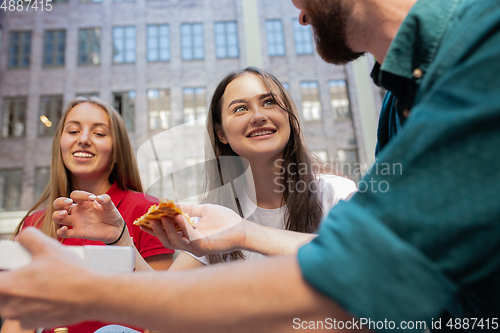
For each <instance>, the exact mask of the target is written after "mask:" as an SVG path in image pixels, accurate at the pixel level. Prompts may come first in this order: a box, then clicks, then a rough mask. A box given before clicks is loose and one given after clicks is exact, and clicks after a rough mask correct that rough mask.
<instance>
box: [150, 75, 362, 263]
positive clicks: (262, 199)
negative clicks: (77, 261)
mask: <svg viewBox="0 0 500 333" xmlns="http://www.w3.org/2000/svg"><path fill="white" fill-rule="evenodd" d="M207 130H208V135H209V137H210V140H209V142H208V143H207V148H206V150H207V158H208V157H210V156H213V155H215V157H216V163H212V162H208V163H205V174H204V180H205V184H204V190H203V193H204V197H203V198H202V203H210V204H217V205H222V206H225V207H227V208H231V209H232V210H233V211H234V212H235V213H237V214H238V215H240V217H243V218H244V219H245V220H247V221H250V222H251V223H253V224H251V225H252V226H255V224H257V225H260V226H264V227H270V228H274V229H286V230H291V231H296V232H300V233H313V232H315V231H316V230H317V229H318V227H319V224H320V221H321V220H322V218H323V217H324V216H325V215H326V214H327V213H328V212H329V210H330V208H332V206H334V205H335V204H337V203H338V201H339V200H345V199H348V198H349V197H350V196H351V194H352V193H354V192H355V191H356V185H355V184H354V182H352V181H351V180H349V179H347V178H343V177H340V176H338V175H333V174H331V172H330V171H329V170H328V168H327V166H325V165H324V164H323V163H319V161H317V160H316V158H315V157H313V156H312V155H311V154H310V152H309V151H308V149H307V147H306V145H305V142H304V139H303V136H302V133H301V130H300V122H299V119H298V116H297V109H296V107H295V104H294V103H293V100H292V98H291V97H290V96H289V94H288V92H287V91H286V89H285V88H284V87H283V85H282V84H281V82H280V81H279V80H278V79H277V78H276V77H274V76H273V75H272V74H270V73H268V72H266V71H263V70H260V69H258V68H254V67H249V68H246V69H244V70H240V71H235V72H232V73H230V74H229V75H227V76H226V77H225V78H224V79H223V80H222V81H221V82H220V83H219V85H218V86H217V88H216V89H215V92H214V94H213V97H212V102H211V105H210V109H209V114H208V117H207ZM212 152H213V153H212ZM300 165H306V166H307V170H308V171H309V172H298V169H297V168H298V167H299V166H300ZM313 167H314V168H313ZM283 169H284V170H285V172H282V170H283ZM248 170H250V172H247V171H248ZM250 174H251V175H250ZM242 175H244V176H243V177H242ZM243 178H244V181H243V182H244V183H245V184H244V185H241V186H240V185H238V186H236V185H235V184H236V183H237V182H239V181H242V179H243ZM226 185H230V186H226ZM284 185H286V186H284ZM236 187H238V188H236ZM284 188H285V190H284ZM221 212H222V211H221ZM225 214H226V215H224V217H222V216H220V217H219V216H217V218H214V220H213V221H211V222H204V221H207V220H208V219H203V220H200V225H199V228H198V227H197V231H198V232H200V233H202V230H204V229H206V230H210V229H211V227H213V226H214V225H212V224H210V223H213V222H214V221H215V222H216V223H218V224H219V225H220V224H221V223H225V222H224V221H225V220H226V221H229V220H232V219H228V218H227V212H226V213H225ZM236 220H238V218H236ZM204 223H207V224H204ZM226 223H228V226H227V228H226V229H228V228H229V227H230V222H226ZM266 230H268V229H266ZM156 231H158V233H156V234H157V235H158V236H159V238H160V240H162V242H163V244H164V245H166V246H167V244H168V242H166V241H165V240H166V239H167V238H166V237H165V235H163V234H162V233H163V231H161V230H158V229H157V230H155V232H156ZM271 232H272V233H274V230H273V231H271ZM160 235H162V236H160ZM219 235H220V238H223V235H222V234H219ZM248 235H249V234H246V235H245V236H244V237H233V238H238V239H239V238H243V239H247V240H248V238H249V237H250V236H248ZM204 236H208V235H202V237H204ZM233 236H234V235H233ZM168 237H176V235H168ZM270 239H271V238H270V234H269V233H267V234H266V235H265V236H263V237H259V239H256V240H255V243H266V242H270V241H269V240H270ZM308 239H309V238H308ZM187 241H188V240H186V242H187ZM223 242H224V243H226V244H229V243H233V242H234V240H231V239H226V240H224V241H223ZM270 243H272V242H270ZM234 247H236V248H244V247H239V245H236V246H234ZM234 247H233V248H234ZM199 252H203V251H201V250H200V251H199ZM220 252H222V251H220ZM256 252H259V253H256ZM264 252H266V253H265V254H266V255H268V254H270V252H269V251H267V250H266V251H263V250H262V249H260V250H255V251H253V249H252V250H251V251H240V250H238V251H233V252H226V253H223V254H208V256H207V257H195V258H194V256H190V255H189V254H187V253H184V252H183V253H181V254H180V255H179V256H178V258H177V259H176V261H175V262H174V264H173V265H172V268H171V269H174V270H175V269H186V268H193V267H197V266H200V265H201V264H209V263H217V262H224V261H230V260H237V259H255V258H259V256H261V255H262V254H264ZM208 253H213V252H208ZM193 258H194V259H193Z"/></svg>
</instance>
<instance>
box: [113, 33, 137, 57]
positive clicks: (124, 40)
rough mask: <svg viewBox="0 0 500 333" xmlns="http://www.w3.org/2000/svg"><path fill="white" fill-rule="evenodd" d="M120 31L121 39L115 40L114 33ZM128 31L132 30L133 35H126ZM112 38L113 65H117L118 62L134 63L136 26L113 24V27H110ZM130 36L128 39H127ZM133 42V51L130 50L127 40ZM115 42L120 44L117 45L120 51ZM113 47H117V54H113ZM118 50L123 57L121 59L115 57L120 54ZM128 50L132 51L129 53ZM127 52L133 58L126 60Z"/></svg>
mask: <svg viewBox="0 0 500 333" xmlns="http://www.w3.org/2000/svg"><path fill="white" fill-rule="evenodd" d="M120 30H121V32H122V36H121V40H117V39H116V38H117V37H116V36H115V33H116V32H118V31H120ZM129 32H133V36H128V33H129ZM112 38H113V43H112V45H113V48H112V50H113V52H112V54H111V57H112V59H111V61H112V63H113V65H118V64H134V63H135V62H136V60H137V55H136V53H137V31H136V28H135V26H133V25H126V26H115V27H113V29H112ZM129 38H130V39H129ZM131 41H132V43H133V52H132V51H131V49H132V48H131V46H130V45H128V43H129V42H131ZM117 44H120V45H119V47H121V51H120V49H119V48H118V47H117ZM115 49H118V52H119V53H118V54H114V50H115ZM120 52H121V53H122V54H121V57H122V58H123V59H122V60H121V61H118V60H117V57H119V56H120ZM129 52H132V53H129ZM129 54H133V57H132V58H133V59H129V60H127V55H129Z"/></svg>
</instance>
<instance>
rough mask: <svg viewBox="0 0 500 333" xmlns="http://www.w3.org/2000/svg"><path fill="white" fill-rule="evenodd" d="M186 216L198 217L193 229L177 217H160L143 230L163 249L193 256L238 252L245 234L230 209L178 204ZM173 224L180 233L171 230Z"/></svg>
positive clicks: (182, 217)
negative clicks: (155, 238) (157, 240)
mask: <svg viewBox="0 0 500 333" xmlns="http://www.w3.org/2000/svg"><path fill="white" fill-rule="evenodd" d="M180 208H181V209H182V211H183V212H184V213H186V214H188V215H189V216H190V217H199V218H200V219H199V222H198V223H197V224H196V229H193V227H191V225H190V224H189V223H188V222H187V221H186V219H185V218H184V216H182V215H181V214H179V215H177V216H176V217H175V219H172V218H168V217H164V218H162V220H161V221H157V220H153V221H151V227H152V228H153V230H151V229H148V228H141V229H142V230H143V231H145V232H148V233H150V234H151V235H154V236H156V237H158V239H159V240H160V241H161V242H162V244H163V245H164V246H165V247H166V248H170V249H179V250H184V251H187V252H190V253H192V254H194V255H197V256H204V255H206V254H210V253H223V252H230V251H234V250H238V249H242V248H243V246H244V244H245V238H246V231H245V226H244V222H245V220H243V219H242V218H241V217H240V216H239V215H238V214H236V213H235V212H233V211H232V210H230V209H228V208H225V207H222V206H217V205H180ZM174 224H177V225H178V226H179V227H180V228H181V229H182V232H178V231H176V229H175V225H174Z"/></svg>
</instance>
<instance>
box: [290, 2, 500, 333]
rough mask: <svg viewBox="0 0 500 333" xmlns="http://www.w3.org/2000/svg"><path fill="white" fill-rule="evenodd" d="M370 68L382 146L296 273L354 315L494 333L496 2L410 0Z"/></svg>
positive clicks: (499, 78)
mask: <svg viewBox="0 0 500 333" xmlns="http://www.w3.org/2000/svg"><path fill="white" fill-rule="evenodd" d="M417 68H418V69H420V70H421V73H423V75H422V76H420V75H416V76H414V73H415V69H417ZM375 74H376V75H375V81H378V83H379V84H381V85H382V86H384V87H386V88H388V89H389V90H390V91H391V93H390V94H389V96H388V102H387V100H386V102H387V103H384V106H385V109H383V110H382V112H381V116H384V115H385V117H388V118H385V119H382V120H385V121H381V122H380V125H379V126H380V127H382V128H379V133H380V131H381V130H382V131H385V134H386V137H387V142H384V143H383V145H381V146H380V145H379V148H381V150H380V152H379V154H378V159H377V162H376V164H375V165H374V167H373V168H372V169H371V170H370V171H369V173H368V174H367V175H366V176H365V177H364V178H363V180H362V182H361V183H360V192H359V193H357V194H356V195H355V196H354V197H353V198H352V199H351V200H350V201H349V202H341V203H340V204H338V205H337V206H336V207H334V208H333V209H332V210H331V211H330V214H329V215H328V217H327V218H326V220H325V221H324V222H323V223H322V225H321V227H320V232H319V236H318V237H317V238H316V239H315V240H314V241H313V242H311V243H310V244H308V245H305V246H303V247H302V248H301V249H300V250H299V254H298V260H299V263H300V267H301V269H302V272H303V275H304V277H305V279H306V280H307V281H308V282H309V283H310V284H311V285H312V286H313V287H315V288H316V289H318V290H319V291H321V292H322V293H324V294H326V295H327V296H329V297H331V298H332V299H334V300H335V301H336V302H338V303H339V304H340V305H341V306H342V307H344V308H345V309H346V310H347V311H349V312H350V313H351V314H353V315H354V316H356V317H358V318H366V319H370V320H372V321H374V322H377V321H382V322H383V321H384V320H388V321H394V323H395V324H396V328H397V327H398V325H400V323H401V322H402V321H426V322H427V323H428V324H429V325H430V324H431V323H432V322H433V321H434V322H435V321H436V320H437V319H438V318H439V317H440V316H441V315H443V313H444V311H445V310H446V311H448V312H449V313H451V315H452V316H453V317H455V318H483V319H484V320H483V326H482V327H480V326H477V325H476V326H475V327H471V326H469V329H471V328H473V330H481V328H482V329H483V330H482V331H488V330H490V331H491V330H494V329H495V328H497V329H500V327H498V325H499V324H500V323H499V321H500V318H499V317H500V154H499V152H500V1H498V0H419V1H417V3H416V4H415V5H414V7H413V8H412V10H411V11H410V13H409V15H408V17H407V18H406V19H405V20H404V22H403V24H402V26H401V28H400V30H399V32H398V34H397V36H396V37H395V39H394V41H393V43H392V44H391V47H390V49H389V52H388V54H387V57H386V59H385V61H384V63H383V64H382V66H381V67H380V69H379V71H378V73H375ZM401 110H407V111H410V110H411V112H410V113H409V117H407V118H406V119H403V120H404V123H403V125H402V126H400V127H399V128H398V129H397V130H395V131H389V130H388V129H387V128H383V127H384V126H388V124H389V123H390V121H388V119H397V115H398V114H401V113H400V112H401ZM406 115H408V112H406ZM395 128H396V127H395ZM494 318H497V319H496V320H493V319H494ZM486 319H488V326H486ZM493 322H496V323H497V324H496V325H495V324H493ZM445 324H446V322H443V323H442V325H443V326H445ZM471 324H472V323H471ZM371 328H373V327H371ZM443 328H446V327H443ZM380 330H381V331H387V332H389V331H391V332H392V331H394V330H391V329H389V328H387V327H384V328H382V329H380Z"/></svg>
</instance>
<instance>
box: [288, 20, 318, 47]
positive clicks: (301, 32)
mask: <svg viewBox="0 0 500 333" xmlns="http://www.w3.org/2000/svg"><path fill="white" fill-rule="evenodd" d="M293 36H294V39H295V52H297V54H299V55H301V54H313V51H314V47H313V40H312V35H311V28H310V26H303V25H301V24H300V23H299V20H293Z"/></svg>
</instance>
